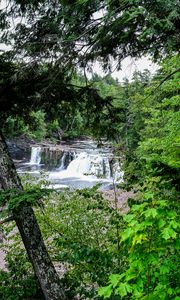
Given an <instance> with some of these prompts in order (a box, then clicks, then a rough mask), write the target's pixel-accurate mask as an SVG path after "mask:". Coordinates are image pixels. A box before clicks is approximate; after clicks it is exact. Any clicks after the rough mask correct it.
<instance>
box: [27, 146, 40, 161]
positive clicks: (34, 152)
mask: <svg viewBox="0 0 180 300" xmlns="http://www.w3.org/2000/svg"><path fill="white" fill-rule="evenodd" d="M40 162H41V147H32V148H31V158H30V162H29V164H31V165H39V164H40Z"/></svg>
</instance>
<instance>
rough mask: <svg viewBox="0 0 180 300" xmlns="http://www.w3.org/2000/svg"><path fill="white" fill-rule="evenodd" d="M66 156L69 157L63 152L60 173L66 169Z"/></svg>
mask: <svg viewBox="0 0 180 300" xmlns="http://www.w3.org/2000/svg"><path fill="white" fill-rule="evenodd" d="M66 156H67V153H66V152H63V155H62V156H61V159H60V166H59V167H58V170H59V171H62V170H64V169H65V159H66Z"/></svg>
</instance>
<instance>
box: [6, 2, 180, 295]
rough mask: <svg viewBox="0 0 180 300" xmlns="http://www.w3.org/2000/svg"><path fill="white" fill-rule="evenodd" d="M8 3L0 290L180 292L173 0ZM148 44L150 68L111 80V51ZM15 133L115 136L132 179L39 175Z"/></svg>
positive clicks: (178, 38) (60, 137) (144, 51)
mask: <svg viewBox="0 0 180 300" xmlns="http://www.w3.org/2000/svg"><path fill="white" fill-rule="evenodd" d="M1 2H2V3H1V5H2V8H1V9H0V28H1V33H0V36H1V45H2V51H0V108H1V110H0V122H1V129H0V232H2V241H1V243H0V248H2V250H3V253H5V254H6V255H5V261H6V268H2V269H1V268H0V283H1V284H0V298H1V299H2V300H41V299H46V300H58V299H59V300H60V299H112V300H113V299H114V300H115V299H117V300H118V299H132V300H133V299H141V300H143V299H144V300H145V299H147V300H148V299H149V300H151V299H152V300H155V299H162V300H169V299H174V300H178V299H180V271H179V270H180V257H179V256H180V251H179V250H180V239H179V238H180V236H179V233H180V223H179V211H180V205H179V189H180V186H179V182H180V169H179V167H180V135H179V134H180V110H179V108H180V95H179V90H180V85H179V83H180V68H179V65H180V57H179V42H180V32H179V23H180V22H179V13H180V9H179V3H178V1H176V0H171V1H170V0H166V1H165V2H164V1H156V0H155V1H152V0H151V1H150V0H149V1H140V0H123V1H114V0H110V1H96V0H73V1H68V0H66V1H65V0H63V1H40V0H39V1H38V0H26V1H23V0H12V1H1ZM145 55H148V57H149V58H150V59H151V60H152V61H154V62H156V64H157V65H158V69H157V71H156V72H155V73H154V74H151V73H150V71H148V70H146V69H145V70H144V71H142V72H140V71H136V72H134V74H133V77H132V79H128V78H124V80H123V81H122V82H119V81H118V79H116V80H115V79H114V78H113V77H112V73H111V71H112V65H114V62H115V63H116V68H117V69H121V63H122V61H123V59H124V58H126V57H129V56H131V57H135V58H139V57H143V56H145ZM96 61H99V62H100V63H101V65H102V67H103V69H104V72H105V73H106V74H107V75H104V76H100V75H99V74H93V73H92V70H93V65H94V63H95V62H96ZM87 73H88V74H91V73H92V74H93V75H92V76H90V77H89V76H87ZM20 136H21V137H23V138H24V137H26V138H28V139H33V140H36V141H44V140H50V141H51V142H54V143H59V144H61V141H64V140H72V139H76V138H80V137H83V138H85V137H88V138H91V139H94V140H96V141H97V143H98V144H99V145H100V144H101V143H103V141H106V142H108V143H110V144H111V147H112V148H113V152H114V154H115V155H120V156H121V158H122V167H123V170H124V178H123V182H121V183H118V182H117V183H116V182H114V181H113V188H112V190H111V191H108V192H107V193H104V192H102V191H100V190H99V186H94V187H93V188H91V189H88V188H86V189H77V190H74V191H70V190H65V191H61V192H58V191H56V190H53V189H49V188H48V182H46V181H45V180H44V179H43V178H42V180H41V181H38V182H36V183H32V182H31V180H30V178H29V177H28V176H24V177H19V175H18V173H17V170H16V167H15V165H14V163H13V160H12V158H11V156H10V154H9V151H8V148H7V144H6V141H7V139H13V138H16V137H20ZM127 192H129V194H128V195H129V197H128V199H127V202H126V204H125V206H124V207H119V202H118V201H119V197H121V195H124V193H127ZM0 236H1V235H0ZM0 253H1V252H0Z"/></svg>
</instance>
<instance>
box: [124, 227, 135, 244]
mask: <svg viewBox="0 0 180 300" xmlns="http://www.w3.org/2000/svg"><path fill="white" fill-rule="evenodd" d="M133 233H134V230H133V229H132V228H127V229H126V230H124V232H122V234H121V241H126V240H127V239H129V238H130V237H131V236H132V235H133Z"/></svg>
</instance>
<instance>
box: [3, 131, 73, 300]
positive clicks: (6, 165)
mask: <svg viewBox="0 0 180 300" xmlns="http://www.w3.org/2000/svg"><path fill="white" fill-rule="evenodd" d="M0 189H3V190H8V189H16V190H19V191H21V190H23V187H22V185H21V181H20V178H19V176H18V174H17V172H16V168H15V166H14V163H13V161H12V159H11V156H10V154H9V152H8V148H7V145H6V143H5V139H4V137H3V135H2V134H1V133H0ZM12 213H13V217H14V220H15V222H16V225H17V227H18V229H19V232H20V234H21V237H22V241H23V243H24V246H25V249H26V251H27V253H28V257H29V259H30V261H31V263H32V265H33V268H34V272H35V274H36V276H37V278H38V280H39V283H40V285H41V288H42V291H43V294H44V296H45V299H46V300H65V299H67V298H66V296H65V292H64V290H63V288H62V286H61V283H60V279H59V277H58V274H57V273H56V270H55V268H54V265H53V264H52V261H51V259H50V257H49V254H48V252H47V249H46V246H45V244H44V241H43V238H42V235H41V231H40V228H39V225H38V223H37V220H36V216H35V214H34V211H33V209H32V207H31V206H30V205H28V204H25V205H23V206H22V207H21V208H20V209H18V210H14V211H13V212H12Z"/></svg>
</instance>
